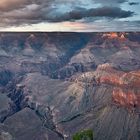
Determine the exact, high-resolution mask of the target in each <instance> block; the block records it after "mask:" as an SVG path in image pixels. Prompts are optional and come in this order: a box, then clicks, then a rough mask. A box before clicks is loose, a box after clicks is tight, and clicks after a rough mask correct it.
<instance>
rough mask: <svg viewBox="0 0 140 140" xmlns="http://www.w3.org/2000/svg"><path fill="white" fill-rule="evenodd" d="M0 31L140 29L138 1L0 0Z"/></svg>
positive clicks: (139, 3) (139, 4)
mask: <svg viewBox="0 0 140 140" xmlns="http://www.w3.org/2000/svg"><path fill="white" fill-rule="evenodd" d="M0 31H41V32H47V31H48V32H51V31H70V32H104V31H140V1H139V0H0Z"/></svg>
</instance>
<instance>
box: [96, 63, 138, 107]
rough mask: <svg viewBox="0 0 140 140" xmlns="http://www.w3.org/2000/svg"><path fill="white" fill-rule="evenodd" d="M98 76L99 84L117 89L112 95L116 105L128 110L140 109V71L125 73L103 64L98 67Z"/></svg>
mask: <svg viewBox="0 0 140 140" xmlns="http://www.w3.org/2000/svg"><path fill="white" fill-rule="evenodd" d="M96 74H97V75H98V78H97V79H98V80H97V82H98V83H100V84H101V83H104V84H111V85H113V86H114V87H115V88H114V90H113V93H112V99H113V101H114V102H115V103H117V104H119V105H121V106H125V107H128V108H132V107H140V90H139V89H140V71H132V72H128V73H125V72H121V71H118V70H115V69H113V68H111V66H109V64H103V65H101V66H99V67H98V69H97V72H96ZM118 87H119V88H118Z"/></svg>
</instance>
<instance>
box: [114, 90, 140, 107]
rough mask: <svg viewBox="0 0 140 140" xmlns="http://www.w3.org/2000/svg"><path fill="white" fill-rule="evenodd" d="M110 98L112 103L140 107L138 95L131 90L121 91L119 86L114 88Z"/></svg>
mask: <svg viewBox="0 0 140 140" xmlns="http://www.w3.org/2000/svg"><path fill="white" fill-rule="evenodd" d="M112 99H113V102H114V103H116V104H118V105H121V106H124V107H127V108H134V107H140V95H139V94H136V93H135V92H134V91H132V90H126V91H123V89H121V88H115V89H114V90H113V94H112Z"/></svg>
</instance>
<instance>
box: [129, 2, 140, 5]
mask: <svg viewBox="0 0 140 140" xmlns="http://www.w3.org/2000/svg"><path fill="white" fill-rule="evenodd" d="M129 5H139V2H129Z"/></svg>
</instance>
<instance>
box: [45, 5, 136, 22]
mask: <svg viewBox="0 0 140 140" xmlns="http://www.w3.org/2000/svg"><path fill="white" fill-rule="evenodd" d="M133 14H134V13H133V12H131V11H125V10H122V9H121V8H119V7H100V8H92V9H84V8H79V9H77V10H76V9H75V10H73V11H70V12H68V13H65V14H62V15H55V16H53V15H51V14H50V15H49V16H48V17H46V19H47V20H48V21H50V22H61V21H70V20H80V19H83V18H88V17H92V18H101V17H105V18H112V19H115V18H127V17H131V16H133Z"/></svg>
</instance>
